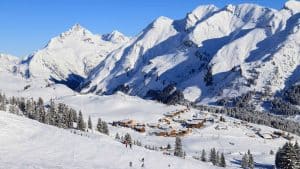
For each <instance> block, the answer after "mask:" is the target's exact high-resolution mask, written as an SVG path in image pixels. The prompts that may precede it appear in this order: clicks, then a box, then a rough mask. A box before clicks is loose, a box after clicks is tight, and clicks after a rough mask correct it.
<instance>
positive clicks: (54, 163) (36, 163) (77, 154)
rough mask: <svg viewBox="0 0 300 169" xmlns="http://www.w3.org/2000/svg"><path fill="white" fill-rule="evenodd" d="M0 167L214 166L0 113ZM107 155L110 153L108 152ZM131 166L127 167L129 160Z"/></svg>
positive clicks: (188, 168) (160, 168) (155, 168)
mask: <svg viewBox="0 0 300 169" xmlns="http://www.w3.org/2000/svg"><path fill="white" fill-rule="evenodd" d="M0 114H1V116H0V126H1V127H0V136H1V138H5V139H1V140H0V145H1V146H0V155H1V158H0V168H5V169H24V168H27V169H29V168H39V169H50V168H51V169H59V168H64V169H94V168H95V169H99V168H100V169H101V168H103V169H104V168H105V169H119V168H124V169H127V168H140V164H141V162H140V159H142V158H145V166H146V167H147V168H151V169H165V168H168V165H169V164H170V165H171V166H172V168H174V169H185V168H186V169H194V168H195V169H196V168H199V167H202V168H208V167H209V168H213V167H212V166H211V165H209V164H205V163H201V162H199V161H196V160H191V159H190V160H183V159H180V158H176V157H172V156H164V155H162V154H161V153H158V152H155V151H150V150H145V149H143V148H139V147H134V148H133V149H132V150H131V149H126V148H125V146H124V145H122V144H121V143H119V142H116V141H114V140H113V139H112V138H109V137H107V136H104V135H100V134H89V135H87V136H80V135H76V134H72V133H71V132H70V131H65V130H63V129H58V128H55V127H50V126H47V125H43V124H40V123H38V122H35V121H32V120H29V119H25V118H23V117H18V116H15V115H11V114H8V113H6V112H2V111H1V112H0ZM108 154H109V155H108ZM130 161H131V162H132V163H133V167H129V162H130Z"/></svg>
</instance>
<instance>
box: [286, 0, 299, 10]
mask: <svg viewBox="0 0 300 169" xmlns="http://www.w3.org/2000/svg"><path fill="white" fill-rule="evenodd" d="M283 8H284V9H287V10H290V11H292V12H293V13H298V12H300V2H299V1H297V0H289V1H287V2H286V3H285V4H284V7H283Z"/></svg>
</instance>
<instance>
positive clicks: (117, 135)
mask: <svg viewBox="0 0 300 169" xmlns="http://www.w3.org/2000/svg"><path fill="white" fill-rule="evenodd" d="M115 139H116V140H118V141H119V140H120V135H119V133H116V136H115Z"/></svg>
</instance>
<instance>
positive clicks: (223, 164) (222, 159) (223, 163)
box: [219, 153, 226, 167]
mask: <svg viewBox="0 0 300 169" xmlns="http://www.w3.org/2000/svg"><path fill="white" fill-rule="evenodd" d="M219 166H220V167H226V161H225V157H224V153H222V154H221V158H220V165H219Z"/></svg>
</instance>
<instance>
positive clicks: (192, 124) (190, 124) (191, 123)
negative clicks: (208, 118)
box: [184, 120, 204, 128]
mask: <svg viewBox="0 0 300 169" xmlns="http://www.w3.org/2000/svg"><path fill="white" fill-rule="evenodd" d="M203 125H204V120H187V121H186V122H185V123H184V126H185V127H187V128H201V127H203Z"/></svg>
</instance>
